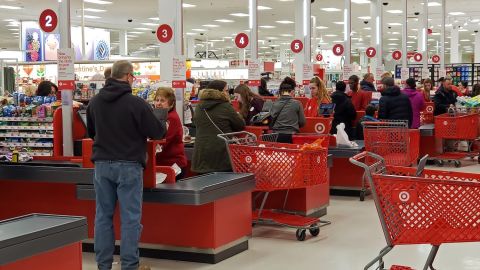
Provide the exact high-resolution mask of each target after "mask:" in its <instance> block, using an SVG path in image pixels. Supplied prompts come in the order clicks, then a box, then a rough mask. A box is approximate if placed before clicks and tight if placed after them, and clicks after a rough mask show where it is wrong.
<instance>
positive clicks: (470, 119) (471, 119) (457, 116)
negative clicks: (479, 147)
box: [434, 108, 480, 167]
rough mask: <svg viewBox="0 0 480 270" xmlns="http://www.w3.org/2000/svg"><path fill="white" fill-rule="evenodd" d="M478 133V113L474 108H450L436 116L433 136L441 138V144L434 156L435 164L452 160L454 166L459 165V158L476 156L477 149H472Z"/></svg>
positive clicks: (441, 164) (440, 164)
mask: <svg viewBox="0 0 480 270" xmlns="http://www.w3.org/2000/svg"><path fill="white" fill-rule="evenodd" d="M478 135H479V114H478V112H477V111H475V110H470V109H468V110H467V109H465V110H464V109H458V110H455V109H453V108H450V109H449V110H448V113H446V114H441V115H438V116H436V117H435V137H436V138H438V139H441V140H442V145H443V147H442V148H443V149H442V153H441V154H440V155H438V156H436V157H435V158H434V160H435V161H436V163H437V165H439V166H443V164H444V161H448V162H451V161H453V162H454V165H455V167H460V166H461V162H460V160H462V159H464V158H467V157H470V158H472V159H473V158H474V157H476V156H478V155H479V153H478V151H472V149H473V145H474V143H475V141H476V140H477V138H478ZM462 144H463V146H464V147H462ZM459 146H460V147H459ZM478 162H479V163H480V159H479V160H478Z"/></svg>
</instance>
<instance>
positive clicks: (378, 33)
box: [375, 1, 406, 66]
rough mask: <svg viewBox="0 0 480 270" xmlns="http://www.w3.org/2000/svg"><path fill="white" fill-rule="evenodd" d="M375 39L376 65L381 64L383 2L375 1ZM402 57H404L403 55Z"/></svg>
mask: <svg viewBox="0 0 480 270" xmlns="http://www.w3.org/2000/svg"><path fill="white" fill-rule="evenodd" d="M375 29H376V33H375V39H376V41H377V65H378V66H382V65H383V39H382V37H383V4H382V1H377V17H376V18H375ZM403 57H406V55H404V56H403Z"/></svg>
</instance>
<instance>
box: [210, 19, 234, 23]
mask: <svg viewBox="0 0 480 270" xmlns="http://www.w3.org/2000/svg"><path fill="white" fill-rule="evenodd" d="M215 21H216V22H222V23H233V22H235V21H234V20H229V19H218V20H215Z"/></svg>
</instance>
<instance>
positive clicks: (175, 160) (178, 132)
mask: <svg viewBox="0 0 480 270" xmlns="http://www.w3.org/2000/svg"><path fill="white" fill-rule="evenodd" d="M155 108H163V109H168V110H169V111H168V118H167V127H168V129H167V135H166V137H165V139H166V144H165V145H163V146H162V152H160V153H158V154H157V165H159V166H173V165H174V164H177V166H178V167H180V168H181V169H182V172H181V173H180V174H179V175H177V177H176V179H177V181H178V180H179V179H182V178H183V176H184V175H185V171H186V168H187V158H186V156H185V148H184V145H183V126H182V122H181V121H180V117H179V116H178V114H177V111H176V110H175V92H174V91H173V89H172V88H168V87H160V88H158V89H157V92H156V93H155Z"/></svg>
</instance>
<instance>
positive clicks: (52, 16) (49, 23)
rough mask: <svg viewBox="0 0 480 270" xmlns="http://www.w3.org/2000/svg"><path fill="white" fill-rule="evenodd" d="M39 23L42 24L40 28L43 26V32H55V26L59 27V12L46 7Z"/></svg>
mask: <svg viewBox="0 0 480 270" xmlns="http://www.w3.org/2000/svg"><path fill="white" fill-rule="evenodd" d="M38 24H39V25H40V28H42V30H43V32H46V33H50V32H53V31H54V30H55V28H57V24H58V18H57V13H55V11H53V10H51V9H45V10H44V11H42V13H41V14H40V17H39V19H38Z"/></svg>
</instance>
